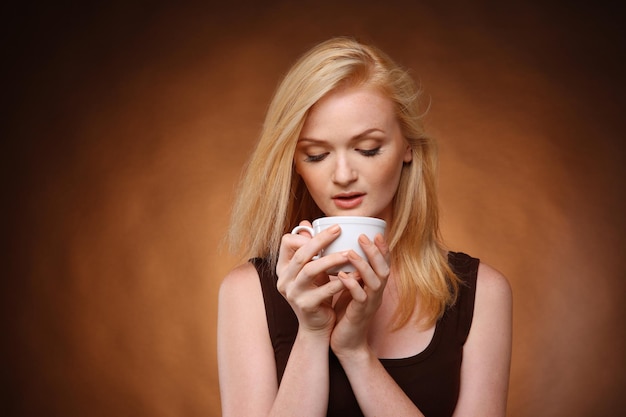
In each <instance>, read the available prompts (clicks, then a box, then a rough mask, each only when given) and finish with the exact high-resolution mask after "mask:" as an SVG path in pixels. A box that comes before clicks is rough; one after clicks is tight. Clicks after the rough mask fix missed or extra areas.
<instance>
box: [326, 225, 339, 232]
mask: <svg viewBox="0 0 626 417" xmlns="http://www.w3.org/2000/svg"><path fill="white" fill-rule="evenodd" d="M340 230H341V227H339V225H338V224H334V225H332V226H330V227H329V228H328V231H329V232H330V233H332V234H336V233H339V231H340Z"/></svg>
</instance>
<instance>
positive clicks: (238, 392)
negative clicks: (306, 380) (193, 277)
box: [217, 264, 278, 417]
mask: <svg viewBox="0 0 626 417" xmlns="http://www.w3.org/2000/svg"><path fill="white" fill-rule="evenodd" d="M217 317H218V319H217V356H218V370H219V379H220V395H221V402H222V415H223V416H224V417H228V416H252V417H254V416H267V415H268V414H269V411H270V409H271V407H272V404H273V402H274V398H275V397H276V392H277V391H278V383H277V380H276V363H275V361H274V352H273V349H272V344H271V342H270V337H269V331H268V329H267V320H266V318H265V306H264V304H263V296H262V293H261V284H260V282H259V277H258V274H257V272H256V270H255V269H254V266H252V264H246V265H243V266H240V267H239V268H237V269H235V270H233V271H232V272H231V273H230V274H228V275H227V276H226V278H225V279H224V281H223V282H222V285H221V287H220V293H219V304H218V315H217Z"/></svg>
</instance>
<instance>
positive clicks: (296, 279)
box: [276, 221, 348, 337]
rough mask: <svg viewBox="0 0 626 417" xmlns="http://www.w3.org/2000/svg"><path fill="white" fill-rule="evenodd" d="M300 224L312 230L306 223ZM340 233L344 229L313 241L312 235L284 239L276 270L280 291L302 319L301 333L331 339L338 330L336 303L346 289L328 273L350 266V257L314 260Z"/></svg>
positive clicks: (335, 228)
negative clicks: (310, 333) (336, 295)
mask: <svg viewBox="0 0 626 417" xmlns="http://www.w3.org/2000/svg"><path fill="white" fill-rule="evenodd" d="M300 224H301V225H306V226H309V227H310V226H311V224H310V223H309V222H306V221H303V222H301V223H300ZM340 233H341V229H340V228H339V226H337V225H335V226H331V227H329V228H328V229H326V230H324V231H322V232H321V233H319V234H317V235H316V236H315V237H313V238H311V236H309V235H308V234H307V235H304V234H303V235H300V234H286V235H284V236H283V238H282V241H281V245H280V252H279V256H278V263H277V266H276V274H277V275H278V283H277V288H278V291H280V293H281V294H282V295H283V296H284V297H285V299H286V300H287V302H289V304H290V305H291V308H292V309H293V311H294V312H295V314H296V316H297V317H298V322H299V325H300V331H309V332H313V333H321V334H324V335H325V336H326V337H330V332H331V331H332V329H333V327H334V326H335V320H336V315H335V311H334V310H333V308H332V299H333V296H334V295H335V294H337V293H339V292H341V291H342V290H343V289H344V288H345V287H344V284H343V282H342V281H341V280H335V279H334V280H330V278H329V276H328V274H326V272H325V271H327V270H328V269H330V268H332V267H334V266H337V265H341V264H343V263H346V261H347V259H348V258H347V253H334V254H331V255H327V256H323V257H321V258H320V259H316V260H312V259H313V257H314V256H315V255H317V254H318V253H319V252H320V251H321V250H322V249H323V248H325V247H326V246H328V245H329V244H330V243H331V242H332V241H333V240H335V239H336V238H337V237H338V236H339V234H340Z"/></svg>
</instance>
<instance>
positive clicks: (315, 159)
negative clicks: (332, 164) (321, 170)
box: [304, 152, 328, 162]
mask: <svg viewBox="0 0 626 417" xmlns="http://www.w3.org/2000/svg"><path fill="white" fill-rule="evenodd" d="M327 156H328V152H324V153H320V154H316V155H308V154H307V156H306V158H305V159H304V161H305V162H320V161H322V160H324V158H326V157H327Z"/></svg>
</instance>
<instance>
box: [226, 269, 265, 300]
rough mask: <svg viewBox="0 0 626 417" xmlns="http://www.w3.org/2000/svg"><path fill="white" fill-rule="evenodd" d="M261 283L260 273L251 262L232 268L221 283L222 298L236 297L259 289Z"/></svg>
mask: <svg viewBox="0 0 626 417" xmlns="http://www.w3.org/2000/svg"><path fill="white" fill-rule="evenodd" d="M260 288H261V284H260V282H259V274H258V272H257V270H256V268H255V267H254V265H252V264H251V263H250V262H246V263H245V264H242V265H239V266H237V267H236V268H234V269H233V270H231V271H230V272H229V273H228V274H227V275H226V276H225V277H224V279H223V280H222V283H221V284H220V298H224V297H228V298H230V297H235V296H237V295H243V294H251V292H256V291H259V290H260Z"/></svg>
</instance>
